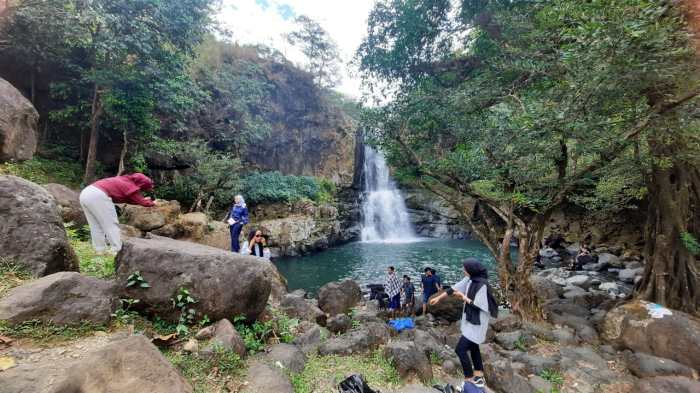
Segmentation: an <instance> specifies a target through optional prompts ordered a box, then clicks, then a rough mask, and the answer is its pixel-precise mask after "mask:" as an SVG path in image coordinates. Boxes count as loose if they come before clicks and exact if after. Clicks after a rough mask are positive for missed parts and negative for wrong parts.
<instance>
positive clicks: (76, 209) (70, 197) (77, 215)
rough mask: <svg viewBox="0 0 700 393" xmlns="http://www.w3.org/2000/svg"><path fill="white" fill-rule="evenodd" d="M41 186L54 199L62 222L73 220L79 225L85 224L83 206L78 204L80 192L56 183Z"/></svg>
mask: <svg viewBox="0 0 700 393" xmlns="http://www.w3.org/2000/svg"><path fill="white" fill-rule="evenodd" d="M43 187H44V188H45V189H46V191H48V192H49V194H51V196H53V198H54V199H55V200H56V205H57V206H58V211H59V212H60V214H61V218H62V219H63V222H64V223H69V222H73V223H75V224H76V225H77V226H79V227H80V226H83V225H86V224H87V219H86V218H85V214H84V213H83V208H82V207H81V206H80V200H79V198H80V194H79V193H78V192H77V191H73V190H71V189H70V188H68V187H66V186H64V185H63V184H56V183H49V184H44V186H43Z"/></svg>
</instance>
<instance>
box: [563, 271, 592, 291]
mask: <svg viewBox="0 0 700 393" xmlns="http://www.w3.org/2000/svg"><path fill="white" fill-rule="evenodd" d="M566 285H567V286H570V285H574V286H577V287H580V288H583V289H588V288H589V287H590V286H591V278H590V277H589V276H586V275H582V274H578V275H576V276H572V277H569V278H567V279H566ZM564 290H565V291H566V288H564Z"/></svg>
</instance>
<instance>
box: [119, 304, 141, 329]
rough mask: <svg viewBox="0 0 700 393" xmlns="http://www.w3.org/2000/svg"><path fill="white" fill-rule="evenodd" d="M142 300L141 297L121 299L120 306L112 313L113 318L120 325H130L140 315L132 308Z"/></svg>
mask: <svg viewBox="0 0 700 393" xmlns="http://www.w3.org/2000/svg"><path fill="white" fill-rule="evenodd" d="M139 302H140V300H139V299H119V308H118V309H117V310H116V311H115V312H113V313H112V318H113V319H114V321H115V323H117V324H119V325H130V324H133V323H134V321H135V320H136V319H137V318H138V317H139V314H138V313H137V312H136V311H134V310H133V309H132V308H133V306H134V305H135V304H138V303H139Z"/></svg>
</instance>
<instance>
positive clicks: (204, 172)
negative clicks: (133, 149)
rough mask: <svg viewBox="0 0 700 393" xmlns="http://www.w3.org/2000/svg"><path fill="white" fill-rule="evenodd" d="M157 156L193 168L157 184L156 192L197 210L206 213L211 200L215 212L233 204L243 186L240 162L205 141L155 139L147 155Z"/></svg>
mask: <svg viewBox="0 0 700 393" xmlns="http://www.w3.org/2000/svg"><path fill="white" fill-rule="evenodd" d="M155 153H157V154H159V155H162V156H164V157H167V158H173V157H175V158H178V157H180V159H182V160H186V161H188V162H189V165H190V166H191V170H190V171H189V172H188V173H187V175H185V176H177V177H175V178H174V179H173V180H172V181H170V182H166V183H163V184H159V185H158V187H157V189H156V192H157V194H158V195H159V197H160V198H164V199H176V200H178V201H180V202H182V203H186V204H191V206H192V207H193V208H194V209H196V210H206V207H207V206H208V205H209V201H211V204H212V206H214V208H216V209H221V208H225V207H226V206H228V205H229V204H230V203H231V202H232V201H233V197H234V195H235V194H236V192H237V190H238V188H239V187H240V185H239V173H238V172H239V171H240V161H239V160H238V159H237V158H235V157H234V156H233V155H232V154H230V153H224V152H219V151H212V150H210V149H209V148H207V146H206V144H204V142H202V141H197V140H195V141H189V142H179V141H175V140H165V139H160V138H155V139H154V140H153V142H151V144H150V145H149V147H148V154H155ZM194 209H193V210H194Z"/></svg>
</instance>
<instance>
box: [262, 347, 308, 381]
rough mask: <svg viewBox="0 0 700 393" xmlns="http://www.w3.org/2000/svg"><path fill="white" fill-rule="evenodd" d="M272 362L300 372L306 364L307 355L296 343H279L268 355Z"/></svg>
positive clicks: (297, 372)
mask: <svg viewBox="0 0 700 393" xmlns="http://www.w3.org/2000/svg"><path fill="white" fill-rule="evenodd" d="M266 357H267V359H268V360H269V361H270V362H271V363H272V364H275V365H276V364H278V363H279V364H281V365H282V366H283V367H284V368H285V369H286V370H289V371H290V372H292V373H295V374H299V373H301V372H302V371H304V367H305V366H306V355H305V354H304V352H302V350H301V349H299V348H298V347H297V346H295V345H291V344H277V345H274V346H272V348H270V352H269V353H268V354H267V355H266Z"/></svg>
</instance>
